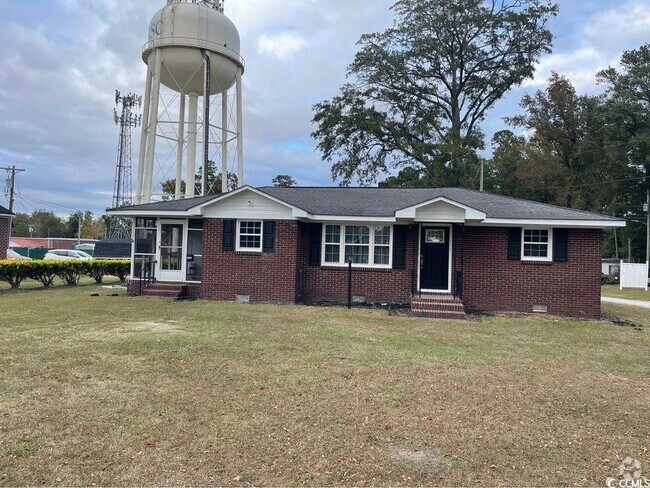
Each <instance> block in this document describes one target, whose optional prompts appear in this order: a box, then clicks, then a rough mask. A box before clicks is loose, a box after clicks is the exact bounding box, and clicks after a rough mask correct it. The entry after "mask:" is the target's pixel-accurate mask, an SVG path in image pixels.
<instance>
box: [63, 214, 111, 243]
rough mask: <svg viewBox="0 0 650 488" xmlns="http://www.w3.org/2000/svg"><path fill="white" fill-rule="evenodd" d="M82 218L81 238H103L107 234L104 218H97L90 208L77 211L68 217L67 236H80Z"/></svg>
mask: <svg viewBox="0 0 650 488" xmlns="http://www.w3.org/2000/svg"><path fill="white" fill-rule="evenodd" d="M80 218H81V238H82V239H103V238H104V237H105V235H106V228H105V223H104V219H103V218H102V217H98V218H95V217H94V215H93V213H92V212H91V211H90V210H86V211H83V212H82V211H81V210H79V211H77V212H74V213H72V214H70V216H69V217H68V220H67V222H66V225H67V228H68V231H67V237H72V238H74V237H78V236H79V219H80Z"/></svg>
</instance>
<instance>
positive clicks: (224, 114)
mask: <svg viewBox="0 0 650 488" xmlns="http://www.w3.org/2000/svg"><path fill="white" fill-rule="evenodd" d="M227 192H228V91H227V90H226V91H225V92H223V93H222V94H221V193H227Z"/></svg>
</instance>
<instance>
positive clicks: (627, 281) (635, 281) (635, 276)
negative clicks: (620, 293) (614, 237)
mask: <svg viewBox="0 0 650 488" xmlns="http://www.w3.org/2000/svg"><path fill="white" fill-rule="evenodd" d="M623 288H643V289H644V290H645V291H648V263H645V264H632V263H624V262H623V261H621V290H622V289H623Z"/></svg>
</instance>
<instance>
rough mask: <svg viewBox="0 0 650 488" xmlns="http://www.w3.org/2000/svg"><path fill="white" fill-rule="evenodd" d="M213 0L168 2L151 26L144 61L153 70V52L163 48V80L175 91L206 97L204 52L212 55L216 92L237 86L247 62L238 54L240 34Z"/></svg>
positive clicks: (212, 70)
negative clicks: (240, 72) (237, 80)
mask: <svg viewBox="0 0 650 488" xmlns="http://www.w3.org/2000/svg"><path fill="white" fill-rule="evenodd" d="M219 5H220V2H216V1H213V0H189V1H188V0H168V2H167V6H166V7H164V8H162V9H161V10H159V11H158V12H157V13H156V14H155V15H154V16H153V19H152V20H151V23H150V25H149V42H147V44H145V46H144V49H143V52H142V59H143V60H144V62H145V63H146V64H147V65H149V66H150V67H151V66H152V64H153V56H152V53H154V52H155V49H156V48H160V50H161V54H162V58H163V69H162V71H161V73H160V81H161V83H162V84H163V85H165V86H166V87H168V88H171V89H172V90H174V91H178V92H181V91H182V92H184V93H192V92H194V93H197V94H199V95H203V94H204V93H203V92H204V86H205V78H204V73H203V69H202V66H203V63H204V56H203V54H202V52H201V50H205V51H206V54H209V56H210V62H211V84H212V89H211V90H213V91H215V92H222V91H225V90H228V89H229V88H231V87H232V86H233V84H234V83H235V78H236V76H237V70H238V68H241V69H242V71H243V67H244V63H243V60H242V58H241V56H240V54H239V49H240V39H239V32H238V31H237V28H236V27H235V24H233V23H232V22H231V21H230V19H228V17H226V16H225V15H224V14H223V13H222V12H221V9H220V8H219Z"/></svg>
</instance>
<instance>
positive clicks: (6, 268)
mask: <svg viewBox="0 0 650 488" xmlns="http://www.w3.org/2000/svg"><path fill="white" fill-rule="evenodd" d="M32 271H33V263H32V262H31V261H28V262H24V261H13V260H12V261H9V260H3V261H0V281H4V282H6V283H9V286H11V289H12V290H16V289H18V288H20V284H21V283H22V282H23V281H25V280H26V279H27V278H30V277H31V274H32Z"/></svg>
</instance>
